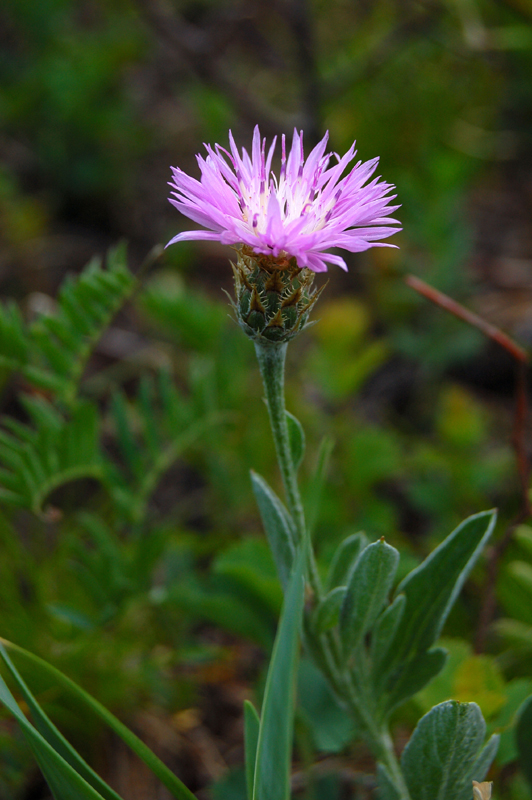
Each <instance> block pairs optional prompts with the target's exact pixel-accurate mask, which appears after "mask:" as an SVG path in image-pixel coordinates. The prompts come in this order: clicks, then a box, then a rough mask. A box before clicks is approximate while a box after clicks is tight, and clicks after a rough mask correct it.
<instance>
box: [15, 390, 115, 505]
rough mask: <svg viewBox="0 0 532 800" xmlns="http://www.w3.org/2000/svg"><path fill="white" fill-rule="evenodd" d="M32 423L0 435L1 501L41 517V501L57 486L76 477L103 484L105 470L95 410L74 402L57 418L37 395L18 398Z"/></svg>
mask: <svg viewBox="0 0 532 800" xmlns="http://www.w3.org/2000/svg"><path fill="white" fill-rule="evenodd" d="M22 402H23V405H24V407H25V409H26V411H27V412H28V414H29V416H30V418H31V420H32V423H33V425H32V426H31V427H30V426H22V425H13V423H12V421H7V420H6V419H3V420H2V421H3V423H4V425H5V426H6V427H8V428H9V429H10V430H11V432H12V434H7V433H6V432H5V431H0V463H1V464H2V465H3V467H4V468H5V471H4V472H3V473H0V484H2V485H3V486H5V487H6V489H8V490H9V492H11V497H10V498H8V497H5V499H6V500H7V501H9V500H10V501H11V502H13V503H16V504H17V505H21V506H25V507H26V508H29V509H31V511H33V513H34V514H37V515H39V514H41V513H42V511H43V506H44V504H45V501H46V499H47V497H48V496H49V495H50V493H51V492H53V491H54V490H55V489H57V488H58V487H59V486H61V485H63V484H65V483H69V482H71V481H75V480H79V479H80V478H95V479H96V480H98V481H100V482H102V483H104V484H105V482H106V478H107V471H106V468H105V463H104V461H103V458H102V455H101V452H100V445H99V417H98V409H97V408H96V406H95V405H93V404H92V403H89V402H88V401H80V402H78V403H76V405H75V406H73V408H72V409H71V412H70V414H68V415H65V414H61V413H60V412H59V411H57V409H56V408H55V407H54V406H53V405H52V404H51V403H49V402H48V401H47V400H45V399H44V398H42V397H30V396H29V395H27V396H24V397H23V398H22Z"/></svg>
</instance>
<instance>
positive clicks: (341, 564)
mask: <svg viewBox="0 0 532 800" xmlns="http://www.w3.org/2000/svg"><path fill="white" fill-rule="evenodd" d="M368 544H369V542H368V538H367V536H366V534H365V533H362V531H361V532H359V533H352V534H351V536H348V537H347V539H344V541H343V542H342V543H341V544H340V546H339V547H338V549H337V550H336V552H335V554H334V556H333V560H332V561H331V566H330V567H329V574H328V575H327V588H328V589H335V588H336V587H337V586H347V584H348V582H349V574H350V572H351V570H352V569H353V567H354V565H355V562H356V560H357V558H358V557H359V555H360V553H361V552H362V550H363V549H364V548H365V547H367V545H368Z"/></svg>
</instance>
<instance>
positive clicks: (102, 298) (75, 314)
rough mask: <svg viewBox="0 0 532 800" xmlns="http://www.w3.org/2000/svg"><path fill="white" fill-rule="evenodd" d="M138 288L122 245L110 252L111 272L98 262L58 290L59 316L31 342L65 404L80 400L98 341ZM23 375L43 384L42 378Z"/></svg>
mask: <svg viewBox="0 0 532 800" xmlns="http://www.w3.org/2000/svg"><path fill="white" fill-rule="evenodd" d="M135 286H136V279H135V277H134V276H133V275H132V273H131V272H130V271H129V269H128V268H127V265H126V253H125V246H124V245H119V246H118V247H116V248H114V249H113V250H111V251H110V252H109V254H108V256H107V268H104V267H103V266H102V264H101V263H100V261H99V260H98V259H95V260H93V261H92V262H91V263H90V264H89V265H88V266H87V267H86V268H85V269H84V270H83V272H82V273H81V274H80V275H79V276H77V277H76V278H73V277H68V278H67V279H66V281H65V282H64V283H63V285H62V287H61V289H60V292H59V297H58V302H57V311H56V313H55V314H54V315H50V316H42V317H40V318H39V319H38V320H37V321H36V322H34V323H33V325H31V327H30V330H29V342H30V345H31V346H32V347H33V349H34V350H35V352H36V353H37V357H38V360H39V362H40V363H39V364H37V365H36V366H37V367H38V368H40V369H41V370H42V371H43V372H44V373H45V375H48V376H51V377H52V384H53V387H54V390H55V392H56V393H57V395H58V396H59V397H60V398H61V399H62V400H64V401H65V402H66V403H67V404H70V403H72V401H73V400H74V398H75V396H76V392H77V387H78V384H79V381H80V380H81V377H82V375H83V372H84V370H85V367H86V365H87V361H88V359H89V357H90V354H91V352H92V350H93V348H94V346H95V345H96V343H97V341H98V339H99V338H100V336H101V335H102V333H103V331H104V330H105V328H106V327H107V326H108V325H109V323H110V322H111V320H112V318H113V317H114V315H115V314H116V312H117V311H118V310H119V308H120V307H121V306H122V305H123V303H124V302H125V301H126V300H127V299H128V298H129V296H130V295H131V293H132V292H133V290H134V288H135ZM25 372H26V375H27V377H28V378H30V380H31V378H32V377H33V380H34V381H35V382H37V383H38V382H39V375H37V376H36V375H35V373H33V374H32V373H31V371H30V372H29V373H28V370H25ZM35 378H37V380H35ZM47 388H49V387H47Z"/></svg>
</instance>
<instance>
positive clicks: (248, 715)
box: [244, 700, 260, 800]
mask: <svg viewBox="0 0 532 800" xmlns="http://www.w3.org/2000/svg"><path fill="white" fill-rule="evenodd" d="M259 728H260V719H259V715H258V714H257V710H256V708H255V706H254V705H253V704H252V703H250V702H249V700H244V745H245V752H246V787H247V793H248V800H252V798H253V780H254V777H255V762H256V760H257V743H258V741H259Z"/></svg>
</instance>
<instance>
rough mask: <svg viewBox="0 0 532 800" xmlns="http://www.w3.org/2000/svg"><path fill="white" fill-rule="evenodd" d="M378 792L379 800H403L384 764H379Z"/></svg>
mask: <svg viewBox="0 0 532 800" xmlns="http://www.w3.org/2000/svg"><path fill="white" fill-rule="evenodd" d="M377 792H378V795H377V796H378V798H379V800H401V797H400V795H399V792H398V791H397V789H396V788H395V786H394V784H393V781H392V780H391V778H390V775H389V773H388V770H387V769H386V767H385V766H384V765H383V764H377Z"/></svg>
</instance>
